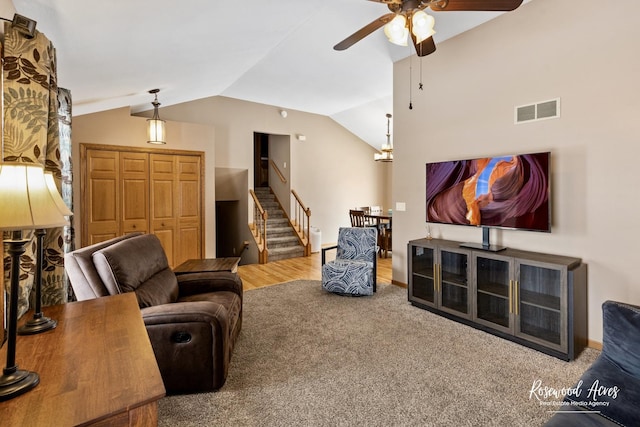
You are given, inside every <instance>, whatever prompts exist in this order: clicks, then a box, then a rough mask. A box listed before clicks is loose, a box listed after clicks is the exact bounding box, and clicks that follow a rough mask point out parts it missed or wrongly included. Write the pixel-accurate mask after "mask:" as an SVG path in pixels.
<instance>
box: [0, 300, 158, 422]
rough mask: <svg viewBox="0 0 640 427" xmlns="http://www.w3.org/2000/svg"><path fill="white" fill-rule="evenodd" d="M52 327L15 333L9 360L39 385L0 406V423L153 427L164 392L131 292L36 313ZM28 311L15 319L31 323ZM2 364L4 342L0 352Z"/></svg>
mask: <svg viewBox="0 0 640 427" xmlns="http://www.w3.org/2000/svg"><path fill="white" fill-rule="evenodd" d="M42 311H43V312H44V314H45V316H47V317H51V318H52V319H56V320H57V321H58V327H57V328H55V329H53V330H51V331H47V332H43V333H41V334H37V335H25V336H18V340H17V344H16V362H17V364H18V366H19V368H20V369H26V370H30V371H35V372H37V373H38V374H39V375H40V384H38V385H37V386H36V387H35V388H34V389H32V390H30V391H28V392H26V393H25V394H23V395H21V396H18V397H15V398H13V399H11V400H8V401H5V402H0V424H2V425H3V426H39V427H40V426H56V427H61V426H76V425H94V426H155V425H157V424H158V400H159V399H160V398H162V397H163V396H164V395H165V388H164V384H163V382H162V377H161V376H160V371H159V369H158V364H157V363H156V359H155V356H154V354H153V349H152V348H151V343H150V341H149V336H148V335H147V330H146V329H145V326H144V323H143V321H142V316H141V315H140V309H139V308H138V303H137V300H136V297H135V295H134V294H133V293H126V294H121V295H115V296H111V297H103V298H97V299H94V300H88V301H82V302H72V303H68V304H62V305H58V306H52V307H44V308H43V310H42ZM32 316H33V313H32V312H29V313H27V314H25V315H24V316H23V317H22V321H25V319H30V318H31V317H32ZM0 357H1V360H2V364H3V366H4V364H5V361H6V345H5V346H4V347H3V348H2V351H0Z"/></svg>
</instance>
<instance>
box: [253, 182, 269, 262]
mask: <svg viewBox="0 0 640 427" xmlns="http://www.w3.org/2000/svg"><path fill="white" fill-rule="evenodd" d="M249 194H250V195H251V198H252V199H253V222H252V223H251V224H249V228H250V229H251V233H252V234H253V238H254V240H255V241H256V245H257V246H258V254H259V255H258V262H259V263H260V264H266V263H267V261H268V260H269V249H268V248H267V218H268V216H269V215H268V214H267V211H265V210H264V208H263V207H262V205H261V204H260V201H259V200H258V197H257V196H256V193H255V192H254V191H253V189H249Z"/></svg>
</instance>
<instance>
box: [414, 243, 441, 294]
mask: <svg viewBox="0 0 640 427" xmlns="http://www.w3.org/2000/svg"><path fill="white" fill-rule="evenodd" d="M410 248H411V253H410V256H411V262H410V263H409V268H410V274H411V288H410V289H409V295H410V297H411V300H412V301H416V302H420V303H424V304H428V305H433V306H435V304H436V294H435V289H436V288H435V283H436V274H435V262H436V260H435V249H433V248H428V247H427V248H425V247H422V246H410Z"/></svg>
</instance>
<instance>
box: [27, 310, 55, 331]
mask: <svg viewBox="0 0 640 427" xmlns="http://www.w3.org/2000/svg"><path fill="white" fill-rule="evenodd" d="M56 326H58V321H57V320H53V319H50V318H48V317H46V316H43V315H42V314H40V315H39V316H38V315H37V314H34V315H33V319H31V320H28V321H27V322H26V323H25V324H24V325H22V326H20V327H19V328H18V335H35V334H39V333H40V332H45V331H48V330H50V329H53V328H55V327H56Z"/></svg>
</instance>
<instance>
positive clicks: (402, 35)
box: [384, 15, 409, 46]
mask: <svg viewBox="0 0 640 427" xmlns="http://www.w3.org/2000/svg"><path fill="white" fill-rule="evenodd" d="M384 33H385V35H386V36H387V38H388V39H389V41H390V42H391V43H393V44H397V45H399V46H406V45H407V37H408V36H409V29H408V28H407V18H405V16H404V15H396V16H395V18H393V19H392V20H391V22H389V23H388V24H386V25H385V26H384Z"/></svg>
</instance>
